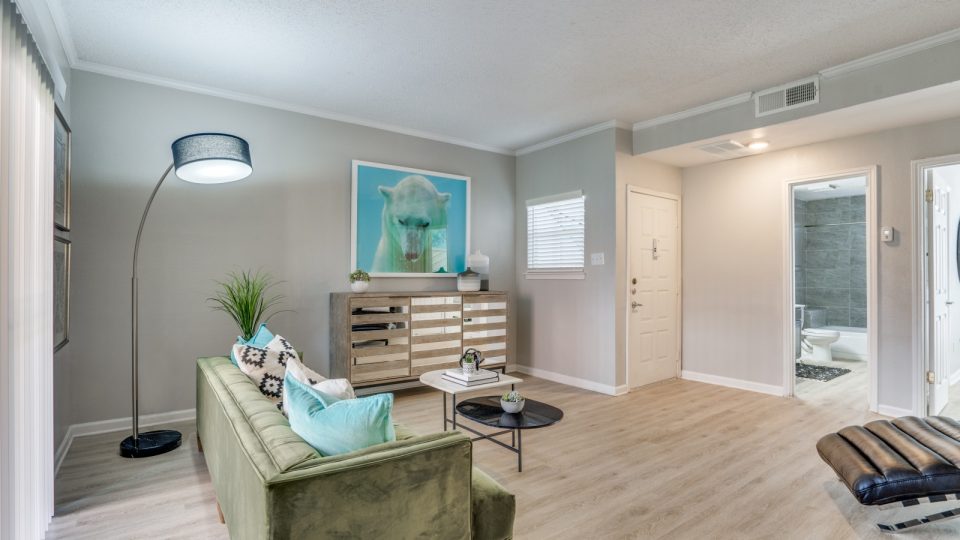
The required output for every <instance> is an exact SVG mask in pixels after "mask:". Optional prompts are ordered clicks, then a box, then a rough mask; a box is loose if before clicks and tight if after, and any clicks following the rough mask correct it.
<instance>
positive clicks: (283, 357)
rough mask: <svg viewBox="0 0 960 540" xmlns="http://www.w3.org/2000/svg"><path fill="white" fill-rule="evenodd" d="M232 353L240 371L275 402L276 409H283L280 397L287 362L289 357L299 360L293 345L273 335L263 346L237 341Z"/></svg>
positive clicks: (281, 337)
mask: <svg viewBox="0 0 960 540" xmlns="http://www.w3.org/2000/svg"><path fill="white" fill-rule="evenodd" d="M233 354H234V356H235V357H236V358H237V366H238V367H239V368H240V371H243V372H244V373H246V374H247V377H250V380H252V381H253V382H254V384H256V385H257V388H259V389H260V392H261V393H262V394H263V395H265V396H267V397H268V398H270V400H271V401H273V402H274V403H276V405H277V408H278V409H280V410H283V405H282V403H281V402H280V398H281V397H282V396H283V377H284V376H285V375H286V372H287V362H288V361H290V360H291V359H293V360H296V361H297V362H299V361H300V358H299V357H298V356H297V351H296V350H295V349H294V348H293V346H292V345H290V343H289V342H288V341H287V340H285V339H283V336H274V338H273V339H272V340H270V343H267V345H266V347H263V348H261V347H257V346H255V345H243V344H240V343H237V344H236V345H234V346H233Z"/></svg>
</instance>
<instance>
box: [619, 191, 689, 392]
mask: <svg viewBox="0 0 960 540" xmlns="http://www.w3.org/2000/svg"><path fill="white" fill-rule="evenodd" d="M631 193H636V194H638V195H648V196H650V197H660V198H662V199H670V200H673V201H676V202H677V271H678V272H681V274H680V275H678V276H677V306H676V314H677V321H676V322H677V332H676V334H677V343H676V347H677V349H676V350H677V369H676V373H675V376H676V377H678V378H679V377H680V376H681V373H682V372H681V369H682V367H683V276H682V271H681V269H682V268H683V259H682V257H683V234H682V232H683V231H682V227H683V214H682V212H683V201H682V200H681V197H680V195H677V194H675V193H667V192H664V191H654V190H652V189H647V188H642V187H638V186H634V185H630V184H627V198H626V201H625V203H624V204H625V206H626V217H625V219H624V224H623V226H624V229H625V231H624V238H625V241H626V247H627V249H626V251H627V262H626V265H625V268H624V276H623V279H624V280H626V282H625V287H624V293H626V292H627V291H629V290H630V285H631V284H630V260H631V259H630V194H631ZM623 309H624V313H625V314H624V318H623V325H624V327H623V369H624V371H623V373H624V380H625V381H626V384H624V386H625V387H626V388H627V390H628V391H629V389H630V313H631V312H630V302H628V301H627V299H624V301H623Z"/></svg>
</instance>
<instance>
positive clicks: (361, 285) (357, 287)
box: [350, 281, 370, 293]
mask: <svg viewBox="0 0 960 540" xmlns="http://www.w3.org/2000/svg"><path fill="white" fill-rule="evenodd" d="M369 288H370V282H369V281H353V282H351V283H350V290H351V291H353V292H355V293H361V292H367V289H369Z"/></svg>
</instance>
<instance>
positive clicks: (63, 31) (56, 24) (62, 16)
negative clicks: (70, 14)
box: [41, 0, 80, 67]
mask: <svg viewBox="0 0 960 540" xmlns="http://www.w3.org/2000/svg"><path fill="white" fill-rule="evenodd" d="M41 2H42V3H43V4H44V5H46V6H47V11H49V12H50V18H51V19H52V20H53V28H54V30H56V32H57V37H58V38H59V39H60V46H61V47H63V52H64V54H66V55H67V61H68V62H70V67H75V66H76V65H77V64H78V63H79V60H80V59H79V57H78V56H77V46H76V44H75V43H74V41H73V34H71V33H70V24H69V23H68V22H67V15H66V13H64V12H63V6H61V5H60V0H41Z"/></svg>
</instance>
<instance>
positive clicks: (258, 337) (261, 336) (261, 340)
mask: <svg viewBox="0 0 960 540" xmlns="http://www.w3.org/2000/svg"><path fill="white" fill-rule="evenodd" d="M271 341H273V332H271V331H270V330H268V329H267V325H266V324H261V325H260V328H257V331H256V332H255V333H254V334H253V337H252V338H250V339H249V340H247V341H244V339H243V338H242V337H240V336H237V344H239V345H252V346H254V347H256V348H258V349H264V348H266V347H267V343H270V342H271ZM230 361H231V362H233V365H235V366H239V365H240V363H239V362H237V357H236V356H235V355H234V354H233V347H230Z"/></svg>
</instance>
